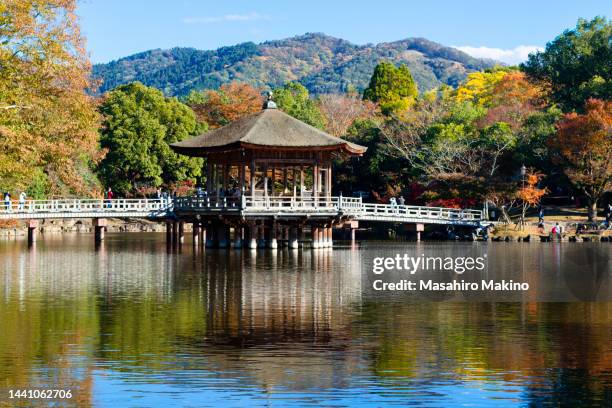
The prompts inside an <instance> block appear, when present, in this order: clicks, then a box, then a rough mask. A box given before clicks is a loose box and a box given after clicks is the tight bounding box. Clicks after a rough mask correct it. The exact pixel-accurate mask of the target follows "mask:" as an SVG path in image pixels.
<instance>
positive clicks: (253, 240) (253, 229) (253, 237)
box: [249, 222, 257, 249]
mask: <svg viewBox="0 0 612 408" xmlns="http://www.w3.org/2000/svg"><path fill="white" fill-rule="evenodd" d="M249 248H251V249H256V248H257V225H255V223H254V222H251V223H249Z"/></svg>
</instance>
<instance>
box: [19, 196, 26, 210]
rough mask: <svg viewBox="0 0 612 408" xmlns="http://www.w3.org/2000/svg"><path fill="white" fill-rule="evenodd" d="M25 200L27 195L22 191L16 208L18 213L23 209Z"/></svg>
mask: <svg viewBox="0 0 612 408" xmlns="http://www.w3.org/2000/svg"><path fill="white" fill-rule="evenodd" d="M26 198H27V195H26V193H25V191H22V192H21V193H19V207H18V209H19V211H23V210H24V209H25V202H26Z"/></svg>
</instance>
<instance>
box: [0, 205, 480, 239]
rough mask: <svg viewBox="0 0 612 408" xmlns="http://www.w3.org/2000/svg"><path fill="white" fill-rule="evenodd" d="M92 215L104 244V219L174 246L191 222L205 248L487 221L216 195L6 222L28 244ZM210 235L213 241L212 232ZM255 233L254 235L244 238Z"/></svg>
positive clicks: (15, 213)
mask: <svg viewBox="0 0 612 408" xmlns="http://www.w3.org/2000/svg"><path fill="white" fill-rule="evenodd" d="M61 218H90V219H92V220H93V225H94V231H95V239H96V241H97V242H99V241H101V240H103V239H104V231H105V229H106V225H107V224H106V219H108V218H144V219H150V220H158V221H161V222H166V225H167V239H168V242H174V243H180V242H183V236H184V234H183V229H184V228H183V224H184V223H186V222H187V223H192V224H193V229H192V231H193V234H194V235H193V241H194V242H195V243H197V242H204V241H206V245H207V246H211V247H212V246H219V247H229V246H230V245H231V244H230V239H229V238H230V235H231V231H230V229H233V235H234V239H233V241H234V247H241V246H242V245H243V244H244V243H246V245H248V246H249V247H251V248H255V247H261V246H271V247H273V248H274V247H276V246H277V245H278V244H277V241H279V240H281V241H283V242H287V243H289V245H290V246H292V247H297V246H298V245H299V244H298V242H299V240H300V238H301V237H302V227H303V226H306V225H307V226H308V227H309V228H310V231H311V236H312V242H313V247H318V246H323V247H327V246H331V245H332V238H331V237H332V227H333V226H336V227H338V226H344V227H345V228H346V227H347V226H348V228H350V230H351V237H352V239H353V240H354V239H355V234H354V232H355V229H356V228H357V227H358V225H359V224H358V223H359V221H371V222H387V223H396V224H398V223H399V224H414V225H415V226H416V228H415V231H417V239H420V231H423V230H424V225H425V224H442V225H454V226H464V227H472V228H476V227H478V226H479V225H480V222H481V221H483V215H482V212H481V211H480V210H465V209H455V208H440V207H424V206H411V205H391V204H374V203H364V202H363V201H362V199H361V198H347V197H342V196H340V197H329V198H321V197H269V196H268V197H265V196H262V197H253V196H248V195H243V196H241V197H213V196H186V197H176V198H174V199H114V200H103V199H83V200H81V199H62V200H29V201H26V202H22V203H19V202H17V203H16V202H11V203H10V204H9V203H4V204H3V205H2V207H0V219H4V220H7V219H22V220H27V222H28V240H29V241H30V242H34V241H35V240H36V231H37V229H38V220H40V219H61ZM207 230H208V231H209V235H208V238H207V236H206V231H207ZM247 236H249V238H246V237H247Z"/></svg>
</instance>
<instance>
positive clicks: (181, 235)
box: [178, 221, 185, 245]
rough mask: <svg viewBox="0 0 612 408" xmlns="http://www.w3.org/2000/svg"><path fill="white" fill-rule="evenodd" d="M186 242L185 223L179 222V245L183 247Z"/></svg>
mask: <svg viewBox="0 0 612 408" xmlns="http://www.w3.org/2000/svg"><path fill="white" fill-rule="evenodd" d="M184 242H185V222H184V221H179V223H178V244H179V245H182V244H183V243H184Z"/></svg>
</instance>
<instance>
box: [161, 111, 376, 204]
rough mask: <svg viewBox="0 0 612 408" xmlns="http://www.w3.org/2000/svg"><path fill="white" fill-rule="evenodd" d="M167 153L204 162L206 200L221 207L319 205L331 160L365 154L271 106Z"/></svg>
mask: <svg viewBox="0 0 612 408" xmlns="http://www.w3.org/2000/svg"><path fill="white" fill-rule="evenodd" d="M171 147H172V149H174V151H176V152H177V153H180V154H184V155H187V156H192V157H205V158H206V159H207V160H206V196H207V197H209V198H211V199H213V200H217V199H219V198H224V199H225V202H227V201H228V199H230V200H229V201H231V199H232V198H237V197H241V196H242V195H246V196H247V197H248V198H250V199H251V200H256V199H258V198H262V197H263V198H288V197H292V198H294V199H296V200H304V201H312V200H315V201H317V200H319V199H320V200H319V201H318V202H320V203H324V202H325V201H326V200H328V199H329V198H330V197H331V190H332V169H331V165H332V160H333V158H334V156H337V155H362V154H363V153H364V152H365V151H366V148H365V147H363V146H359V145H356V144H354V143H350V142H348V141H346V140H343V139H340V138H338V137H334V136H331V135H329V134H327V133H325V132H323V131H322V130H319V129H317V128H315V127H312V126H310V125H308V124H306V123H304V122H301V121H299V120H297V119H295V118H293V117H292V116H289V115H287V114H286V113H284V112H282V111H281V110H279V109H276V105H275V104H274V102H273V101H271V100H268V101H266V103H265V104H264V109H263V110H262V111H260V112H258V113H256V114H254V115H250V116H247V117H245V118H242V119H240V120H238V121H236V122H233V123H230V124H229V125H227V126H224V127H221V128H218V129H215V130H212V131H210V132H207V133H204V134H202V135H200V136H197V137H194V138H192V139H189V140H186V141H182V142H178V143H173V144H171Z"/></svg>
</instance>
